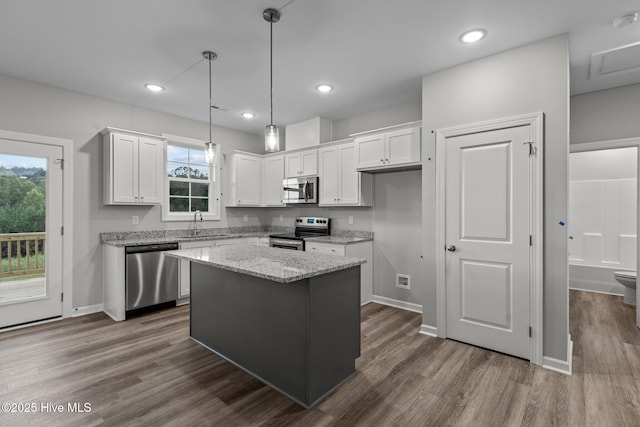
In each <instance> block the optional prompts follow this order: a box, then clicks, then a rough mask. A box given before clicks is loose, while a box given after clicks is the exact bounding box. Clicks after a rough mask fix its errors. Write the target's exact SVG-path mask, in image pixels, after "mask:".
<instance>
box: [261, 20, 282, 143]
mask: <svg viewBox="0 0 640 427" xmlns="http://www.w3.org/2000/svg"><path fill="white" fill-rule="evenodd" d="M262 17H263V18H264V20H265V21H267V22H268V23H269V30H270V31H269V35H270V37H269V39H270V42H269V43H270V44H269V52H270V56H269V67H270V68H269V90H270V92H269V96H270V99H271V105H270V109H269V110H270V112H271V121H270V122H269V124H268V125H267V126H266V127H265V130H264V149H265V151H271V152H273V151H280V130H279V129H278V126H276V125H274V124H273V23H274V22H278V21H279V20H280V11H279V10H277V9H273V8H268V9H265V10H264V12H262Z"/></svg>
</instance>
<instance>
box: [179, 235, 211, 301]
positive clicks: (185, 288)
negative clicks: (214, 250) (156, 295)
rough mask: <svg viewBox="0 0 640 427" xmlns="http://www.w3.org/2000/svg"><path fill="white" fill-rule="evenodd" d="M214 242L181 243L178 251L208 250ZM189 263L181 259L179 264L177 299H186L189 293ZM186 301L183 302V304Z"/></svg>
mask: <svg viewBox="0 0 640 427" xmlns="http://www.w3.org/2000/svg"><path fill="white" fill-rule="evenodd" d="M215 243H216V241H215V240H198V241H193V242H181V243H180V249H194V248H210V247H213V246H215ZM190 264H191V262H190V261H187V260H184V259H181V260H180V264H179V269H180V271H179V273H178V277H179V278H180V283H179V284H178V298H179V299H180V298H186V297H188V296H189V293H190V292H191V267H190ZM186 302H188V301H185V303H186Z"/></svg>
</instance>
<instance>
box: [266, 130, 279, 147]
mask: <svg viewBox="0 0 640 427" xmlns="http://www.w3.org/2000/svg"><path fill="white" fill-rule="evenodd" d="M264 149H265V151H270V152H273V151H280V129H278V126H276V125H267V126H266V127H265V129H264Z"/></svg>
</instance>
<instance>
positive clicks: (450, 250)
mask: <svg viewBox="0 0 640 427" xmlns="http://www.w3.org/2000/svg"><path fill="white" fill-rule="evenodd" d="M447 250H448V251H449V252H455V251H456V246H455V245H449V246H447Z"/></svg>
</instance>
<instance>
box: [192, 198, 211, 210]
mask: <svg viewBox="0 0 640 427" xmlns="http://www.w3.org/2000/svg"><path fill="white" fill-rule="evenodd" d="M194 211H201V212H208V211H209V199H196V198H192V199H191V212H194Z"/></svg>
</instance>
